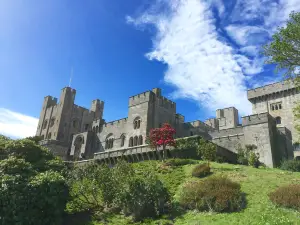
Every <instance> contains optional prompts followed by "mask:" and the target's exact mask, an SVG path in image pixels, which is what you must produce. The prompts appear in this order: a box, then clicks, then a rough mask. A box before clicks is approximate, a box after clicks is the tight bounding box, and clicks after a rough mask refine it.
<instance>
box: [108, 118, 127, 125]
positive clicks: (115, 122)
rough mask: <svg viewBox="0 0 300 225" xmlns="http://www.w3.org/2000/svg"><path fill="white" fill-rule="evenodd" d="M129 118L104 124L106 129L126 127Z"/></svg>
mask: <svg viewBox="0 0 300 225" xmlns="http://www.w3.org/2000/svg"><path fill="white" fill-rule="evenodd" d="M127 119H128V118H127V117H126V118H123V119H119V120H114V121H110V122H107V123H105V124H104V127H113V126H115V125H125V124H126V123H127Z"/></svg>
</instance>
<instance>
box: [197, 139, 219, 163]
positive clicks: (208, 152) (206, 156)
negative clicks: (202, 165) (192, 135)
mask: <svg viewBox="0 0 300 225" xmlns="http://www.w3.org/2000/svg"><path fill="white" fill-rule="evenodd" d="M198 154H199V155H200V156H201V158H202V159H203V160H207V161H215V160H216V157H217V145H215V144H214V143H212V142H211V141H207V140H204V139H203V138H200V139H199V144H198Z"/></svg>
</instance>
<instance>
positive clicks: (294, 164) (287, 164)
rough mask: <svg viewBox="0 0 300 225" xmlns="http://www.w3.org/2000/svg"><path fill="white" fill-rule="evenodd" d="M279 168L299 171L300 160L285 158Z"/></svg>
mask: <svg viewBox="0 0 300 225" xmlns="http://www.w3.org/2000/svg"><path fill="white" fill-rule="evenodd" d="M280 169H282V170H289V171H292V172H300V161H298V160H294V159H293V160H285V161H283V162H282V163H281V166H280Z"/></svg>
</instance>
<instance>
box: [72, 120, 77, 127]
mask: <svg viewBox="0 0 300 225" xmlns="http://www.w3.org/2000/svg"><path fill="white" fill-rule="evenodd" d="M72 124H73V127H74V128H77V125H78V123H77V120H73V123H72Z"/></svg>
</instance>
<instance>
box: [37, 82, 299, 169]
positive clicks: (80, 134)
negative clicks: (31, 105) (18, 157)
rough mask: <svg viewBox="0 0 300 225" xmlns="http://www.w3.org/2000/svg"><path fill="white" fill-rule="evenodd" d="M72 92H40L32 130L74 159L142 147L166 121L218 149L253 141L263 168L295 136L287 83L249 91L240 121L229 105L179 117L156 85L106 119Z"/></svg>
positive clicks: (99, 104)
mask: <svg viewBox="0 0 300 225" xmlns="http://www.w3.org/2000/svg"><path fill="white" fill-rule="evenodd" d="M75 94H76V91H75V90H74V89H71V88H69V87H66V88H64V89H62V92H61V96H60V100H59V102H57V99H56V98H54V97H51V96H47V97H45V99H44V103H43V107H42V111H41V115H40V120H39V124H38V129H37V133H36V135H37V136H41V137H43V139H44V141H43V142H41V143H44V145H47V143H48V145H47V146H48V147H49V148H50V149H53V150H52V151H53V152H55V153H56V154H57V155H60V156H64V158H69V159H74V160H82V159H90V158H94V157H95V158H99V157H100V155H101V156H105V155H110V154H109V153H110V152H111V153H113V154H116V155H118V154H119V153H118V151H119V152H124V151H125V152H131V151H132V150H131V149H136V148H138V147H140V148H141V149H147V145H146V144H145V139H146V137H147V135H148V134H149V131H150V130H151V129H152V128H157V127H160V126H161V125H162V124H163V123H166V122H167V123H169V124H171V126H172V127H174V128H175V129H176V137H178V138H179V137H187V136H193V135H200V136H202V137H204V138H205V139H207V140H211V141H212V142H214V143H216V144H217V145H218V146H219V147H220V149H224V150H223V151H225V150H226V151H230V152H232V153H235V152H236V151H237V148H238V146H241V147H245V145H248V144H254V145H256V146H257V147H258V148H257V150H256V151H257V152H258V153H259V154H260V161H261V162H263V163H265V164H266V165H267V166H269V167H274V166H276V165H278V163H279V162H280V161H281V160H282V159H283V158H293V145H292V140H296V139H297V138H298V137H297V133H296V131H295V130H294V122H293V113H292V108H293V106H294V102H295V101H297V100H298V98H299V93H298V92H297V91H296V89H295V87H294V86H293V85H292V84H290V83H275V84H272V85H268V86H265V87H260V88H256V89H253V90H249V91H248V99H249V101H250V102H251V103H252V104H253V115H249V116H245V117H242V123H241V124H239V116H238V110H237V109H236V108H234V107H229V108H225V109H218V110H216V118H210V119H208V120H206V121H205V122H202V121H200V120H196V121H192V122H185V120H184V116H182V115H181V114H178V113H177V112H176V103H175V102H173V101H171V100H169V99H167V98H166V97H164V96H162V93H161V89H159V88H154V89H152V90H150V91H146V92H143V93H140V94H138V95H135V96H131V97H130V98H129V102H128V115H127V117H126V118H123V119H119V120H115V121H110V122H106V121H105V120H104V119H103V118H102V117H103V111H104V102H103V101H100V100H98V99H97V100H94V101H92V105H91V108H90V109H86V108H83V107H80V106H77V105H75V104H74V100H75ZM55 144H56V145H57V146H58V147H57V149H55ZM58 151H59V152H60V153H58ZM220 151H221V150H220ZM61 152H63V153H61Z"/></svg>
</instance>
